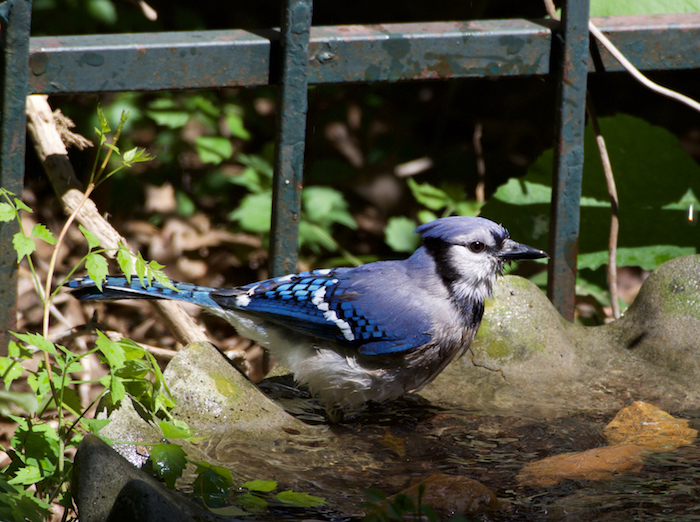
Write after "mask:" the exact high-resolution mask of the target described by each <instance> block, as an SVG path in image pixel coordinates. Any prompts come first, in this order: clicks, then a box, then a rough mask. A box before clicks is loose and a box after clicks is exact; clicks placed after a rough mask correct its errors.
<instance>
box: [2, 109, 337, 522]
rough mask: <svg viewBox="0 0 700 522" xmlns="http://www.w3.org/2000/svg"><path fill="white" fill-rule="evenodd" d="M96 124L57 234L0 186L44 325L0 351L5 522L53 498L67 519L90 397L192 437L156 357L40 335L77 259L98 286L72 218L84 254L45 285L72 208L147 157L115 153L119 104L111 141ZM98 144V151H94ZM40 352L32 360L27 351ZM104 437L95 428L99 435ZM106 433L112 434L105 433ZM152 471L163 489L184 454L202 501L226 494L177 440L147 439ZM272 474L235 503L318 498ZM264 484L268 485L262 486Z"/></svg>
mask: <svg viewBox="0 0 700 522" xmlns="http://www.w3.org/2000/svg"><path fill="white" fill-rule="evenodd" d="M98 116H99V122H100V127H99V128H97V129H96V132H97V135H98V142H99V151H98V154H97V156H96V159H95V163H94V166H93V170H92V175H91V176H90V180H89V183H88V187H87V189H86V191H85V197H84V199H83V200H82V202H81V203H80V205H79V206H78V207H77V209H76V210H75V212H74V213H73V214H72V215H70V216H69V217H68V219H67V221H66V223H65V225H64V227H63V228H62V230H61V233H60V235H59V237H58V238H56V237H54V236H53V234H52V233H51V231H50V230H49V229H47V228H46V227H45V226H44V225H42V224H36V225H34V227H33V228H32V230H31V232H30V233H29V234H28V235H27V234H25V232H24V227H22V212H28V213H31V212H32V210H31V209H30V208H29V207H28V206H27V205H26V204H25V203H24V202H22V201H21V200H20V199H19V198H17V197H16V195H15V194H13V193H11V192H9V191H7V190H5V189H1V188H0V197H1V198H3V199H4V201H2V202H0V221H2V222H9V221H12V220H16V221H17V222H18V223H19V225H20V226H19V229H20V230H19V232H17V233H16V234H15V236H14V237H13V245H14V248H15V251H16V252H17V260H18V263H19V262H22V261H24V262H26V263H27V265H28V266H29V269H30V272H31V274H32V279H33V281H34V284H35V286H36V291H37V293H38V294H39V296H40V297H41V298H42V303H43V307H44V315H43V330H42V332H41V333H28V332H27V333H14V332H13V335H14V336H15V338H16V340H13V341H11V342H10V344H9V354H8V356H7V357H0V375H2V380H3V382H4V384H5V394H4V395H2V396H0V399H1V400H4V401H6V403H5V404H6V405H5V406H4V411H3V414H4V415H5V416H7V417H8V418H9V419H11V420H12V421H14V422H15V423H16V425H17V428H16V430H15V433H14V435H13V437H12V439H11V447H10V448H9V449H7V450H5V451H6V453H7V454H8V455H9V456H10V458H11V463H10V464H9V465H8V466H7V467H6V468H5V469H3V470H2V471H3V478H2V479H0V519H2V520H8V521H24V520H32V521H34V520H36V521H39V520H45V519H49V518H50V517H51V516H52V510H53V508H54V507H55V505H60V506H62V507H63V509H64V516H63V519H64V520H65V519H67V518H68V513H69V510H70V508H71V507H72V497H71V492H70V490H69V487H68V479H69V477H70V476H71V467H72V462H71V459H70V455H72V454H73V453H74V451H75V449H76V448H77V446H78V445H79V443H80V441H81V440H82V438H83V435H84V434H86V433H95V434H98V435H99V432H100V430H101V429H102V428H104V427H105V426H106V425H107V424H108V423H109V420H107V419H88V418H86V417H85V413H86V412H87V411H88V410H89V409H90V408H91V407H92V406H93V405H95V404H96V403H97V402H98V401H104V404H110V405H112V406H114V407H117V406H118V405H119V404H120V403H121V401H123V400H124V399H125V398H126V397H127V396H128V397H129V398H130V400H131V401H133V402H137V403H138V404H139V405H140V408H139V410H140V411H141V412H142V414H146V415H150V417H151V418H150V420H151V421H154V422H157V423H158V425H159V427H160V429H161V431H162V432H163V436H164V437H165V438H168V439H192V437H193V435H192V433H191V431H190V429H189V427H188V425H187V424H186V423H185V422H183V421H181V420H179V419H176V418H173V416H172V415H171V414H170V410H171V409H172V407H173V406H175V402H174V399H173V397H172V396H171V394H170V391H169V390H168V387H167V384H166V383H165V381H164V378H163V374H162V372H161V370H160V367H159V366H158V363H157V361H156V360H155V358H154V357H153V355H151V354H150V353H148V352H147V351H146V350H145V349H144V348H142V347H141V346H139V345H138V344H137V343H135V342H133V341H131V340H129V339H124V338H120V339H113V338H111V337H109V336H108V335H107V334H105V333H103V332H101V331H96V332H95V334H96V336H97V338H96V341H95V344H94V346H93V347H92V348H90V349H88V350H86V351H84V352H83V353H73V352H71V351H70V350H68V349H67V348H66V347H65V346H63V345H61V344H58V343H56V342H54V341H52V340H51V339H50V338H49V335H48V328H49V309H50V307H51V306H52V302H53V300H54V298H55V297H56V295H57V293H58V292H59V290H60V289H61V288H62V287H63V286H64V285H65V284H66V282H67V281H68V280H69V279H70V278H71V277H72V276H73V274H74V273H75V272H76V271H77V270H78V269H79V268H80V267H81V266H84V267H85V269H86V270H87V272H88V275H89V277H91V278H92V279H93V280H94V281H95V283H96V284H97V286H98V287H101V285H102V284H103V282H104V281H105V278H106V276H107V273H108V261H107V259H106V257H105V256H104V254H105V253H106V250H105V249H102V248H100V241H99V239H98V238H97V237H96V236H95V234H93V233H92V232H90V231H89V230H87V229H86V228H84V227H83V226H81V225H79V226H78V228H79V230H80V231H81V232H82V235H83V237H84V239H85V241H86V243H87V247H88V249H87V253H86V254H85V255H84V256H83V258H82V260H81V261H80V262H79V263H78V264H77V265H76V266H75V267H73V268H72V270H70V272H69V274H68V275H67V276H66V277H65V278H64V279H63V280H62V281H61V282H60V283H59V284H58V285H57V286H56V288H52V283H51V281H52V279H53V275H54V271H55V266H56V252H57V251H58V249H59V248H60V247H61V244H62V241H63V239H64V238H65V236H66V232H67V230H68V227H70V226H71V225H72V223H73V221H74V220H75V217H76V215H77V213H78V211H79V210H80V207H81V206H82V205H83V204H84V203H85V201H87V198H88V196H89V195H90V194H91V193H92V192H93V191H94V189H95V188H96V187H97V186H98V185H99V184H101V183H102V182H104V181H105V180H107V179H109V178H110V177H111V176H113V175H114V174H115V173H116V172H119V171H120V170H121V169H123V168H127V167H130V166H132V165H133V164H135V163H138V162H141V161H148V160H149V159H151V158H150V156H149V155H148V154H146V153H145V151H143V150H140V149H132V150H129V151H126V152H123V153H122V152H121V151H120V149H119V147H118V146H117V141H118V138H119V135H120V133H121V130H122V128H123V126H124V123H125V122H126V119H127V117H128V114H126V113H123V114H122V117H121V120H120V123H119V126H118V128H117V130H116V132H115V134H114V138H113V140H112V142H111V143H108V142H107V133H108V132H110V130H111V129H110V127H109V124H108V123H107V120H106V118H105V117H104V114H103V113H102V111H101V110H98ZM102 150H106V151H107V153H106V155H105V157H104V158H101V157H100V156H101V154H100V153H99V152H100V151H102ZM112 155H116V156H117V157H119V159H120V161H119V162H118V164H117V165H116V166H115V167H114V168H113V169H112V170H109V171H108V170H107V166H108V165H109V164H110V156H112ZM36 241H42V242H45V243H47V244H49V245H52V246H53V254H52V257H51V262H50V263H49V270H48V274H47V276H46V282H45V283H42V281H41V280H40V276H39V274H38V272H37V270H36V269H35V264H34V261H33V255H34V253H35V251H36ZM115 254H116V255H115V257H116V260H117V263H118V265H119V267H120V268H121V270H122V271H123V273H124V274H125V276H126V277H127V279H130V278H131V277H138V278H139V279H140V280H141V282H142V284H143V285H150V284H151V282H152V281H154V280H155V281H158V282H159V283H161V284H164V285H166V286H169V287H170V288H173V289H174V287H173V286H172V284H171V283H170V282H169V280H168V278H167V277H166V276H165V274H164V273H163V272H162V271H161V269H162V268H163V267H162V265H159V264H158V263H155V262H154V261H150V262H147V261H145V260H144V259H143V257H142V256H141V254H140V253H139V254H137V255H132V254H131V252H130V251H129V250H128V249H127V248H126V247H125V246H124V245H122V244H119V247H118V249H117V251H116V252H115ZM37 354H40V355H41V359H40V360H39V361H38V364H36V363H37V361H36V357H35V356H36V355H37ZM92 354H96V355H98V356H99V358H100V360H101V362H102V363H104V364H105V365H106V367H107V368H108V373H107V375H105V376H104V377H102V378H101V379H98V380H97V379H96V380H84V379H81V377H80V373H81V372H83V369H84V367H83V364H82V361H83V360H84V359H85V358H86V357H88V356H90V355H92ZM22 378H25V379H26V382H27V384H28V386H29V388H30V389H31V391H32V392H31V393H17V392H9V388H10V386H11V385H12V384H13V383H14V382H16V381H17V380H18V379H22ZM88 383H89V384H93V385H101V386H102V389H101V391H100V392H99V394H98V396H97V397H96V398H95V399H94V400H93V402H92V403H91V404H90V405H88V406H87V407H83V405H82V404H81V403H80V400H79V398H78V395H77V393H76V391H75V387H77V386H79V385H82V384H88ZM103 438H104V437H103ZM107 442H111V441H109V440H107ZM149 460H150V462H151V465H152V470H153V473H154V474H155V475H156V476H157V477H159V478H160V479H162V480H163V481H164V482H165V483H166V485H167V486H168V487H170V488H174V487H175V483H176V481H177V479H178V478H180V477H181V476H182V473H183V471H184V469H185V466H186V465H187V463H194V464H196V465H197V475H198V477H197V479H196V481H195V490H196V491H198V492H199V494H200V495H201V498H202V500H203V501H205V503H206V504H207V505H210V506H211V505H212V504H213V505H215V506H216V505H218V504H220V503H222V502H223V501H224V500H225V499H227V498H228V496H229V494H230V491H231V488H232V485H233V479H232V476H231V472H230V471H228V470H226V469H225V468H221V467H219V466H214V465H211V464H209V463H206V462H192V461H190V460H189V459H188V458H187V456H186V454H185V452H184V450H183V449H182V447H180V446H179V445H177V444H171V443H160V444H155V445H153V447H152V448H151V451H150V459H149ZM276 487H277V485H276V483H263V482H261V481H253V482H250V483H246V484H244V485H243V488H244V489H245V490H246V492H244V493H242V494H241V495H240V496H241V497H242V500H241V502H240V503H241V504H246V505H253V504H255V505H257V506H258V507H259V508H263V509H264V508H265V507H266V506H267V504H266V502H267V501H266V500H265V499H266V498H267V499H271V498H275V499H276V500H277V501H279V502H284V503H288V504H292V505H296V506H302V507H312V506H317V505H321V504H323V503H324V502H325V501H324V500H323V499H321V498H319V497H314V496H311V495H307V494H304V493H296V492H292V491H284V492H280V493H277V494H276V495H274V496H272V494H271V493H270V492H271V491H272V490H274V489H276ZM267 493H270V494H269V495H268V494H267ZM244 513H245V512H244V511H243V510H241V509H240V508H238V507H236V506H229V507H225V508H221V509H220V514H236V515H239V514H244Z"/></svg>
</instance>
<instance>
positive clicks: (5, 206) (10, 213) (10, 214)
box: [0, 203, 16, 223]
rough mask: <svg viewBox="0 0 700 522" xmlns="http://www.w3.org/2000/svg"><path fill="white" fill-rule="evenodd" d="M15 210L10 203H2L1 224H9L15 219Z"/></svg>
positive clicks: (0, 210)
mask: <svg viewBox="0 0 700 522" xmlns="http://www.w3.org/2000/svg"><path fill="white" fill-rule="evenodd" d="M15 216H16V213H15V209H14V208H13V207H12V205H10V204H9V203H0V222H3V223H7V222H8V221H12V220H13V219H15Z"/></svg>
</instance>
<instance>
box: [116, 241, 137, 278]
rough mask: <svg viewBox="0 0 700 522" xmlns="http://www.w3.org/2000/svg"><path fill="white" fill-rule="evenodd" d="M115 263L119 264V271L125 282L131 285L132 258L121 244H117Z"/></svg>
mask: <svg viewBox="0 0 700 522" xmlns="http://www.w3.org/2000/svg"><path fill="white" fill-rule="evenodd" d="M117 263H118V264H119V269H120V270H121V271H122V273H123V274H124V275H125V276H126V280H127V281H128V282H129V283H131V274H133V273H134V256H132V255H131V252H129V250H128V249H127V248H126V247H125V246H124V245H122V244H121V243H119V250H118V251H117Z"/></svg>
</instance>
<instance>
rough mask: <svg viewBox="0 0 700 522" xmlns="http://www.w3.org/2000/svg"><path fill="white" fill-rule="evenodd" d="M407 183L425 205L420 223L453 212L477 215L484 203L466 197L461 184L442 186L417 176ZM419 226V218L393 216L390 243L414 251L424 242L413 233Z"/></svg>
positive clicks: (400, 249)
mask: <svg viewBox="0 0 700 522" xmlns="http://www.w3.org/2000/svg"><path fill="white" fill-rule="evenodd" d="M407 184H408V188H409V189H410V190H411V194H412V195H413V197H414V198H415V199H416V201H417V202H418V203H420V204H421V205H422V206H423V207H425V208H423V209H421V210H419V211H418V214H417V217H418V221H420V223H428V222H429V221H433V220H435V219H437V218H438V217H445V216H451V215H453V214H456V215H458V216H476V215H478V214H479V209H480V208H481V206H482V203H478V202H477V201H476V200H470V199H466V195H465V194H464V189H463V188H462V187H460V186H457V185H448V184H444V185H443V187H442V188H438V187H435V186H433V185H431V184H430V183H418V182H417V181H416V180H414V179H413V178H408V180H407ZM437 212H439V213H440V214H439V215H438V214H437ZM416 226H417V225H416V223H415V221H413V220H412V219H410V218H408V217H406V216H395V217H392V218H390V219H389V222H388V223H387V227H386V229H385V231H384V237H385V239H386V243H387V245H389V246H390V247H391V248H392V249H394V250H395V251H396V252H413V251H414V250H415V249H416V248H417V247H418V245H419V244H420V238H419V237H418V235H417V234H414V233H413V231H414V230H415V229H416Z"/></svg>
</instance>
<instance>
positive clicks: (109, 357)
mask: <svg viewBox="0 0 700 522" xmlns="http://www.w3.org/2000/svg"><path fill="white" fill-rule="evenodd" d="M95 344H96V345H97V348H99V350H100V352H102V355H104V358H105V360H106V361H107V364H108V365H109V367H110V368H113V369H115V370H118V369H119V368H123V367H124V362H125V361H126V356H125V355H124V348H123V347H122V346H121V345H120V344H119V343H118V342H116V341H112V340H111V339H109V338H108V337H107V336H106V335H105V334H104V333H102V332H100V331H99V330H98V331H97V341H95Z"/></svg>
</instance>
